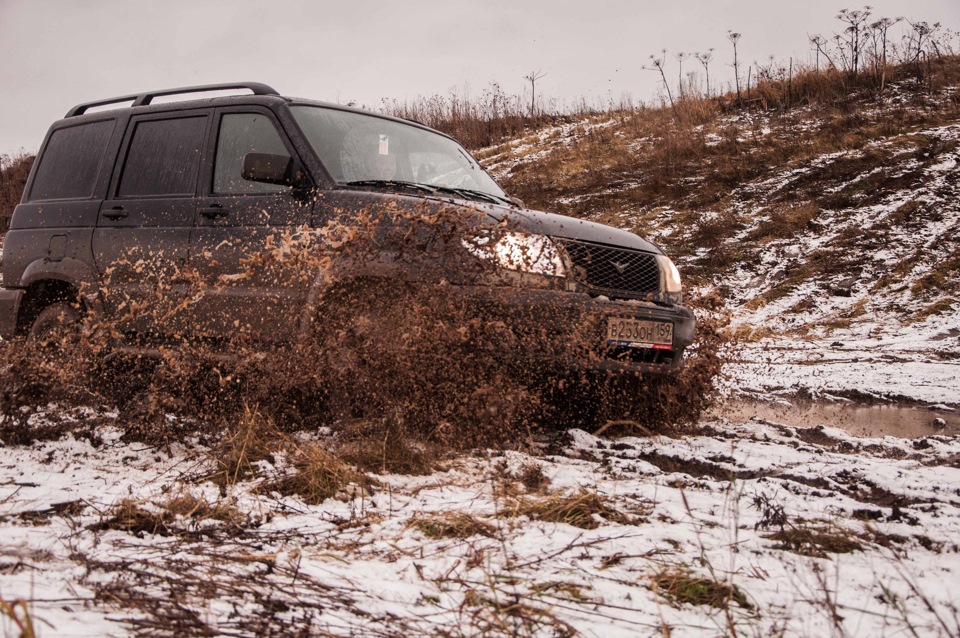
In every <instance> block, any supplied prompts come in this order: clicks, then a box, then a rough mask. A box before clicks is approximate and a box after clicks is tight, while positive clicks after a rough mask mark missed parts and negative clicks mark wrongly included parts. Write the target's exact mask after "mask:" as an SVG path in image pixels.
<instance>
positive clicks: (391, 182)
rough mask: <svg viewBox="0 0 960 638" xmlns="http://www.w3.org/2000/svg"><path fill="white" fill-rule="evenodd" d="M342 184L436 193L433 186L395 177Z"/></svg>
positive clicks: (344, 183)
mask: <svg viewBox="0 0 960 638" xmlns="http://www.w3.org/2000/svg"><path fill="white" fill-rule="evenodd" d="M342 183H343V185H344V186H374V187H381V188H399V189H403V188H406V189H412V190H418V191H423V192H425V193H431V194H433V193H436V192H437V189H436V188H434V187H433V186H427V185H426V184H418V183H416V182H404V181H402V180H396V179H359V180H356V181H353V182H342Z"/></svg>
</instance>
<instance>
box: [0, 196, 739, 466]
mask: <svg viewBox="0 0 960 638" xmlns="http://www.w3.org/2000/svg"><path fill="white" fill-rule="evenodd" d="M345 219H349V220H350V222H345V221H344V220H345ZM505 231H506V229H504V228H502V227H497V226H495V225H494V226H490V225H487V226H484V225H481V224H478V223H477V221H476V215H470V214H465V213H464V211H463V210H462V209H459V208H454V209H445V208H442V207H441V208H439V209H438V208H425V209H423V210H421V211H419V212H418V213H417V214H414V213H411V212H410V211H400V210H398V209H396V208H391V207H386V208H385V209H381V210H364V211H360V212H354V213H352V214H350V215H346V214H344V215H343V216H341V217H340V218H339V219H338V222H337V223H335V224H330V225H328V226H327V227H325V228H320V229H311V228H301V229H291V230H290V231H289V232H287V233H285V234H283V235H278V236H276V237H272V238H269V241H267V242H266V245H265V246H264V247H263V249H262V250H260V251H259V252H256V251H252V250H251V251H248V254H245V255H244V257H243V259H241V260H239V261H238V262H237V264H238V265H237V268H236V272H225V273H222V274H220V275H219V277H218V278H217V279H216V280H214V281H211V280H209V278H206V279H205V278H204V276H203V274H202V273H197V272H195V271H189V270H184V271H172V270H171V269H170V266H169V264H159V265H158V264H156V263H152V262H151V261H150V260H149V259H147V258H146V257H144V256H143V254H142V253H141V254H135V255H133V254H132V255H131V256H130V259H129V260H128V261H126V262H124V263H121V264H119V266H118V268H117V272H136V273H138V276H139V279H138V280H137V285H138V287H139V288H137V287H129V286H128V287H126V288H124V287H123V286H111V285H110V282H107V283H106V284H105V285H104V286H103V287H101V289H100V291H97V292H98V293H99V294H101V295H103V296H104V297H105V298H106V300H107V303H106V306H107V308H108V309H110V310H112V314H106V315H104V314H94V313H92V312H89V311H88V312H87V313H86V318H85V320H84V322H83V325H82V329H81V330H79V331H72V332H71V331H67V333H66V334H63V335H60V334H57V333H54V334H52V335H50V337H49V338H47V339H45V340H44V343H22V342H21V343H10V344H4V345H3V349H2V353H0V357H2V361H0V411H2V413H3V414H4V415H6V416H5V418H4V420H3V426H2V428H0V429H2V432H0V436H3V438H5V439H13V440H18V441H26V440H29V439H30V438H31V437H34V436H39V434H38V433H36V432H33V430H31V428H32V427H33V426H31V422H30V414H32V413H33V412H34V411H35V410H36V408H37V406H41V405H45V404H47V403H48V402H51V401H53V402H57V403H60V404H62V405H66V406H80V405H93V404H95V405H101V406H104V405H105V406H110V407H115V408H116V409H118V410H119V411H120V414H121V417H122V421H123V422H124V423H126V424H127V428H128V438H132V439H136V440H144V441H149V442H154V443H163V442H171V441H175V440H182V439H183V438H184V437H185V436H187V435H188V434H201V435H203V436H210V437H216V436H217V435H218V434H220V433H222V432H224V431H226V430H228V429H229V428H230V427H231V426H232V425H233V424H235V423H237V422H238V421H239V420H240V419H241V417H242V415H243V414H245V413H247V412H249V411H250V409H251V408H253V409H254V410H255V411H256V412H257V413H258V414H262V415H263V417H264V419H265V420H267V421H269V422H270V423H272V424H274V425H275V426H276V427H278V428H280V429H281V430H285V431H294V430H301V429H317V428H321V427H326V428H329V429H330V430H331V431H332V432H334V433H338V432H341V433H345V434H347V433H350V432H357V431H367V432H372V434H371V436H372V437H374V438H376V437H378V436H380V434H383V433H385V432H389V433H391V436H390V437H387V436H383V437H381V438H382V439H383V441H387V440H388V439H389V440H396V433H397V432H401V433H403V436H406V437H408V438H410V439H413V440H415V441H420V442H424V443H429V444H437V445H441V446H442V447H443V448H444V449H454V450H456V449H465V448H472V447H476V446H484V445H495V446H509V447H519V446H522V445H523V444H524V443H523V442H524V441H528V440H531V435H533V434H534V433H536V432H537V431H540V430H543V429H549V428H555V427H563V426H566V425H571V424H575V425H580V426H591V425H597V424H600V423H602V422H604V421H605V420H633V421H636V422H637V423H639V424H641V425H642V426H643V427H644V428H646V429H648V430H654V431H656V430H660V431H663V430H677V429H678V428H681V427H683V425H685V424H689V423H694V422H695V421H696V420H697V419H698V418H699V415H700V414H701V412H702V411H703V410H704V409H706V408H707V407H709V405H710V404H711V402H712V400H713V397H714V396H715V385H714V380H715V378H716V376H717V375H718V374H719V370H720V358H719V356H718V351H719V350H720V349H721V348H722V347H723V344H724V343H725V340H726V337H725V333H724V331H723V330H722V329H721V327H722V323H723V319H722V317H721V316H720V314H719V313H716V312H713V310H715V308H714V309H710V308H709V305H710V303H714V302H710V303H707V304H704V306H705V310H704V313H705V314H703V313H702V316H701V322H700V327H699V334H700V340H699V342H698V343H697V344H694V346H693V347H692V348H690V349H689V350H688V357H687V359H688V363H687V366H686V367H685V368H684V369H683V370H682V371H681V372H680V374H678V375H677V376H676V377H672V378H669V379H666V380H660V379H650V378H646V377H640V376H633V375H628V374H618V375H610V374H601V373H596V372H591V370H594V369H595V368H596V367H597V366H596V364H597V362H598V358H600V357H602V356H603V354H602V353H601V352H598V349H597V343H598V334H602V333H601V332H600V330H599V328H600V326H599V325H598V318H597V317H596V316H594V315H593V314H592V313H589V312H582V311H570V312H567V313H563V314H562V315H561V314H559V313H557V312H554V311H553V310H551V311H550V312H544V310H543V309H542V308H538V307H536V306H532V305H529V304H524V303H518V295H520V294H521V293H520V288H518V287H517V286H516V285H517V284H518V283H521V284H524V283H525V284H526V285H525V286H523V288H522V289H523V291H524V292H529V291H530V290H534V291H536V290H538V289H539V290H544V289H547V288H546V287H548V286H549V284H550V282H546V281H545V280H542V281H541V282H540V288H537V286H536V285H534V284H536V283H537V282H531V281H527V282H519V281H517V280H516V274H511V273H504V272H502V271H501V270H499V269H496V268H493V267H492V265H491V262H490V261H488V260H484V259H483V258H482V255H478V252H480V251H479V250H478V246H479V247H480V248H482V247H483V246H484V245H486V244H487V243H489V242H490V241H495V240H496V237H497V233H502V232H505ZM465 238H468V239H472V240H474V245H470V244H469V243H468V242H467V241H465ZM477 238H479V240H478V239H477ZM537 258H538V256H536V255H533V256H524V257H522V259H531V260H536V259H537ZM155 261H156V260H155ZM318 277H323V278H324V279H325V284H324V286H323V288H322V292H321V294H320V295H319V297H317V298H316V299H315V300H313V301H308V302H307V303H306V305H305V306H304V307H305V308H307V310H308V311H309V312H310V313H312V314H311V315H310V316H309V317H307V320H308V321H307V325H306V327H304V326H303V322H301V331H300V335H301V336H300V337H299V338H298V339H297V340H294V341H287V342H280V343H267V344H265V343H262V342H260V341H258V340H257V334H256V333H257V326H255V325H253V326H251V324H246V323H242V322H239V321H237V320H235V319H234V316H232V315H231V314H230V313H231V307H230V306H229V305H224V306H223V307H222V312H221V315H222V316H217V315H216V314H215V313H211V314H207V315H204V320H205V321H204V323H203V326H213V327H214V328H216V324H217V322H219V323H220V327H219V328H220V330H219V333H218V334H219V335H220V336H219V337H218V338H209V337H210V334H213V333H208V334H204V333H203V331H202V330H201V329H200V328H201V326H199V325H198V326H193V325H192V324H191V321H193V318H194V316H195V312H196V311H197V309H198V308H199V307H201V306H202V304H204V303H205V302H207V301H210V300H216V299H217V298H220V299H229V298H231V295H234V296H236V294H237V292H236V291H237V290H238V289H242V287H243V286H246V285H249V284H250V282H255V283H256V282H261V283H262V282H270V283H271V284H272V285H274V286H279V287H286V288H288V289H295V288H297V287H300V288H302V289H304V290H306V289H308V288H309V287H310V284H311V283H312V282H315V281H317V279H318ZM144 282H146V283H147V284H148V285H146V286H144V285H143V284H144ZM509 283H513V284H514V286H509V285H504V284H509ZM144 288H146V289H152V290H153V294H150V295H145V296H144V295H141V296H139V297H137V296H136V295H135V294H131V293H130V291H131V290H133V291H134V293H136V291H137V290H141V289H144ZM467 289H470V290H474V291H476V290H480V291H481V293H480V294H479V296H477V294H470V295H464V294H463V291H464V290H467ZM185 293H186V294H185ZM88 294H91V291H83V292H82V293H81V295H80V298H79V299H78V300H73V301H74V302H75V303H78V304H79V305H80V306H82V305H83V304H84V303H85V298H84V295H88ZM311 304H312V305H311ZM261 323H264V322H261ZM137 326H147V329H146V330H145V331H142V332H139V333H138V334H140V335H141V337H142V336H143V335H146V338H147V339H148V340H149V338H150V337H151V336H152V333H151V330H154V331H156V330H157V327H158V326H160V327H164V328H167V329H168V332H170V326H174V327H175V328H174V329H173V333H174V336H175V337H176V338H175V339H174V340H173V341H171V340H170V338H169V335H167V338H166V341H159V342H158V344H152V343H150V342H149V341H142V342H141V343H139V344H138V345H140V346H141V347H149V348H152V350H153V353H154V356H153V357H149V358H146V357H142V356H133V357H130V356H126V355H123V354H121V353H120V350H119V349H118V347H117V343H118V338H122V337H123V336H124V335H129V334H131V327H134V328H135V327H137ZM224 326H235V329H234V330H232V331H231V330H227V331H224V329H223V327H224ZM191 328H196V329H194V330H191ZM178 333H179V336H178ZM225 333H226V334H229V337H228V338H223V337H222V335H223V334H225ZM204 337H207V338H204ZM391 437H393V438H392V439H391ZM384 445H386V443H384Z"/></svg>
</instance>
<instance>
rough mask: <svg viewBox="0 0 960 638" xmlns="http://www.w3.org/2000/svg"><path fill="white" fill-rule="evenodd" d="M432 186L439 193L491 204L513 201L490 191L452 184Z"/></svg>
mask: <svg viewBox="0 0 960 638" xmlns="http://www.w3.org/2000/svg"><path fill="white" fill-rule="evenodd" d="M433 188H435V189H436V190H437V191H439V192H441V193H453V194H454V195H459V196H460V197H462V198H464V199H479V200H482V201H485V202H491V203H493V204H508V205H512V204H513V202H511V201H510V200H508V199H506V198H504V197H498V196H497V195H491V194H490V193H484V192H483V191H475V190H473V189H470V188H453V187H452V186H433Z"/></svg>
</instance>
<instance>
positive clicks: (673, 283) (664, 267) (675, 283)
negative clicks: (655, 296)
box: [657, 255, 681, 292]
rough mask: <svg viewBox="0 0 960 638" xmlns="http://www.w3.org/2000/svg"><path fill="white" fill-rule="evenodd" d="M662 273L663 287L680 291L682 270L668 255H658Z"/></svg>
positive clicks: (669, 290)
mask: <svg viewBox="0 0 960 638" xmlns="http://www.w3.org/2000/svg"><path fill="white" fill-rule="evenodd" d="M657 262H659V263H660V273H661V276H662V277H663V289H664V291H666V292H680V291H681V289H680V271H679V270H677V267H676V266H674V265H673V262H672V261H671V260H670V258H669V257H667V256H666V255H657Z"/></svg>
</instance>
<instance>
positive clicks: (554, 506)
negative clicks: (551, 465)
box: [500, 489, 643, 529]
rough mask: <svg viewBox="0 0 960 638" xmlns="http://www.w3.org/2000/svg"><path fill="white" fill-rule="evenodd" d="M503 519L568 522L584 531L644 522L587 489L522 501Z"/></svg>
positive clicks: (503, 511) (508, 511) (502, 514)
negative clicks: (508, 517) (514, 517)
mask: <svg viewBox="0 0 960 638" xmlns="http://www.w3.org/2000/svg"><path fill="white" fill-rule="evenodd" d="M500 516H526V517H528V518H530V519H531V520H535V521H544V522H547V523H565V524H567V525H573V526H574V527H579V528H581V529H597V528H598V527H600V525H602V524H603V523H604V522H611V523H618V524H621V525H636V524H638V523H641V522H643V521H642V519H640V518H637V517H636V516H631V515H628V514H625V513H623V512H621V511H619V510H617V509H615V508H614V507H613V506H612V505H611V504H610V502H609V501H608V500H607V499H605V498H603V497H602V496H600V495H599V494H598V493H596V492H592V491H590V490H586V489H581V490H580V491H578V492H575V493H573V494H554V495H550V496H545V497H541V498H532V497H530V498H521V499H518V500H516V501H515V502H514V503H513V504H511V505H510V506H508V507H507V508H505V509H503V510H501V511H500Z"/></svg>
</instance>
